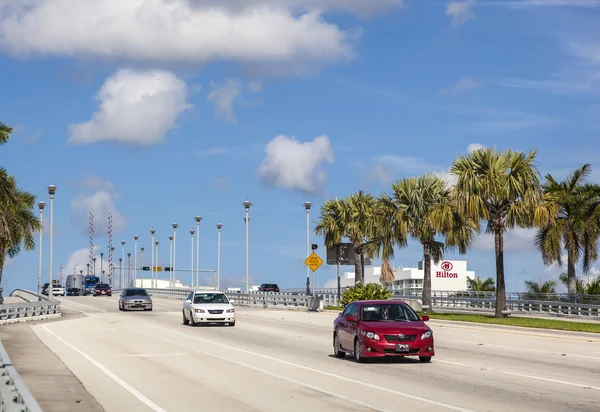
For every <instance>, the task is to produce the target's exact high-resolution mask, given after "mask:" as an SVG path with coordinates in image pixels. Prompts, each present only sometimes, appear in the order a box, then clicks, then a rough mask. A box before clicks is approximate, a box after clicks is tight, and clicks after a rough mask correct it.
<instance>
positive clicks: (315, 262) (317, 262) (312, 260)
mask: <svg viewBox="0 0 600 412" xmlns="http://www.w3.org/2000/svg"><path fill="white" fill-rule="evenodd" d="M304 263H306V266H308V267H309V268H310V269H311V270H312V271H313V291H314V290H315V271H316V270H317V269H319V267H320V266H321V265H322V264H323V259H321V258H320V257H319V255H317V254H316V253H315V252H313V253H312V254H311V255H310V256H309V257H307V258H306V260H305V261H304ZM313 296H315V294H314V292H313Z"/></svg>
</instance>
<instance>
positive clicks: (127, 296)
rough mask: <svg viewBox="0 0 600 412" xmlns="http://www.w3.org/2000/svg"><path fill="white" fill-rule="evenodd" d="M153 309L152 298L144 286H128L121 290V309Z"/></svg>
mask: <svg viewBox="0 0 600 412" xmlns="http://www.w3.org/2000/svg"><path fill="white" fill-rule="evenodd" d="M131 309H143V310H152V298H151V297H150V294H149V293H148V292H147V291H146V289H144V288H127V289H123V292H121V297H120V298H119V310H131Z"/></svg>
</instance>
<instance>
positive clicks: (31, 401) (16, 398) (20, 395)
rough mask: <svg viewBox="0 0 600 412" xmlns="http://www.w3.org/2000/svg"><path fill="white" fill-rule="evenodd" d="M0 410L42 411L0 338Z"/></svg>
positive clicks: (11, 411) (14, 411) (5, 411)
mask: <svg viewBox="0 0 600 412" xmlns="http://www.w3.org/2000/svg"><path fill="white" fill-rule="evenodd" d="M0 412H42V408H40V405H38V403H37V401H36V400H35V398H34V397H33V395H32V394H31V392H30V391H29V389H28V388H27V385H25V383H24V382H23V380H22V379H21V377H20V376H19V373H18V372H17V370H16V369H15V367H14V366H13V364H12V362H11V361H10V358H9V356H8V354H7V353H6V350H5V349H4V346H2V340H1V339H0Z"/></svg>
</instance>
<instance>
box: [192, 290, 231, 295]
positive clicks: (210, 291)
mask: <svg viewBox="0 0 600 412" xmlns="http://www.w3.org/2000/svg"><path fill="white" fill-rule="evenodd" d="M201 293H213V294H214V293H220V294H221V295H224V293H223V292H221V291H220V290H195V291H194V294H195V295H199V294H201Z"/></svg>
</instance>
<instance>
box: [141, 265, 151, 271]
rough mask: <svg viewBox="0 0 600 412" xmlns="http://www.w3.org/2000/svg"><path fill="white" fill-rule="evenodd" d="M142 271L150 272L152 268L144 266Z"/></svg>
mask: <svg viewBox="0 0 600 412" xmlns="http://www.w3.org/2000/svg"><path fill="white" fill-rule="evenodd" d="M142 270H146V271H149V270H150V266H143V267H142Z"/></svg>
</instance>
